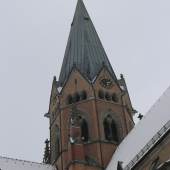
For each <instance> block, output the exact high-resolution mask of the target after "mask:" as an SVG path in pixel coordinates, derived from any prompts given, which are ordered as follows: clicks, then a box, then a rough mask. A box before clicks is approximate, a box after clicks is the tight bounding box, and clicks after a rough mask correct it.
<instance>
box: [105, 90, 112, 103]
mask: <svg viewBox="0 0 170 170" xmlns="http://www.w3.org/2000/svg"><path fill="white" fill-rule="evenodd" d="M105 98H106V100H108V101H110V100H111V95H110V94H109V93H108V92H106V94H105Z"/></svg>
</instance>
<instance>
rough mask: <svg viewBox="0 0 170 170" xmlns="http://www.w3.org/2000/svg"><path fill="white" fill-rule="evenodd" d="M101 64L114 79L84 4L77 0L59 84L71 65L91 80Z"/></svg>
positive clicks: (69, 70)
mask: <svg viewBox="0 0 170 170" xmlns="http://www.w3.org/2000/svg"><path fill="white" fill-rule="evenodd" d="M103 65H105V66H106V67H107V68H108V70H109V71H110V73H111V75H112V77H113V79H115V80H116V76H115V73H114V71H113V69H112V66H111V64H110V62H109V60H108V58H107V55H106V52H105V50H104V48H103V46H102V44H101V41H100V39H99V37H98V35H97V32H96V30H95V28H94V25H93V23H92V21H91V18H90V16H89V14H88V12H87V10H86V8H85V5H84V3H83V1H82V0H78V3H77V7H76V11H75V15H74V19H73V22H72V24H71V31H70V35H69V38H68V43H67V47H66V51H65V56H64V60H63V64H62V69H61V72H60V77H59V83H60V85H63V84H64V82H65V81H66V79H67V78H68V76H69V73H70V72H71V70H72V69H73V67H76V68H77V69H78V70H79V71H80V72H81V74H83V75H84V76H86V77H87V78H88V79H89V80H93V78H94V77H95V76H96V75H97V74H98V72H99V71H100V70H101V68H102V67H103Z"/></svg>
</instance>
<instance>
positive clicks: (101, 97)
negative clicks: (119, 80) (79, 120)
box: [98, 90, 104, 99]
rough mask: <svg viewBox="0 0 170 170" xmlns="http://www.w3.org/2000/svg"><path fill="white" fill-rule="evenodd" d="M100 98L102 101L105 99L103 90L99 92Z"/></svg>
mask: <svg viewBox="0 0 170 170" xmlns="http://www.w3.org/2000/svg"><path fill="white" fill-rule="evenodd" d="M98 96H99V98H100V99H104V92H103V91H102V90H99V93H98Z"/></svg>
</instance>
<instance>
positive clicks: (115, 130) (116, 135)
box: [111, 120, 118, 141]
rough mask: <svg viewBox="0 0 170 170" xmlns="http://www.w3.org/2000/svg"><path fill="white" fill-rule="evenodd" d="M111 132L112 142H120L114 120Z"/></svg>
mask: <svg viewBox="0 0 170 170" xmlns="http://www.w3.org/2000/svg"><path fill="white" fill-rule="evenodd" d="M111 131H112V140H114V141H118V134H117V128H116V125H115V123H114V121H113V120H112V122H111Z"/></svg>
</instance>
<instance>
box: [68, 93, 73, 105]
mask: <svg viewBox="0 0 170 170" xmlns="http://www.w3.org/2000/svg"><path fill="white" fill-rule="evenodd" d="M72 103H73V97H72V96H71V95H68V97H67V104H72Z"/></svg>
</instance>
